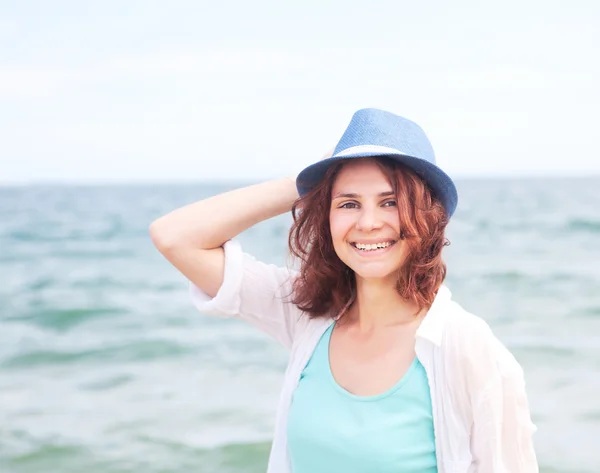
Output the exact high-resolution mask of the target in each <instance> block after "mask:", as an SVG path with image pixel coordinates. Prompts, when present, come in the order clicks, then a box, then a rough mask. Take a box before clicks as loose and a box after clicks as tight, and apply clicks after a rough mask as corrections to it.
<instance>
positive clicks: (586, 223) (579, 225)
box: [566, 219, 600, 233]
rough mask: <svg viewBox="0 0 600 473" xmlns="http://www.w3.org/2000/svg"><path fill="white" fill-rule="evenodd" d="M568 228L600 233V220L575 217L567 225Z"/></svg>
mask: <svg viewBox="0 0 600 473" xmlns="http://www.w3.org/2000/svg"><path fill="white" fill-rule="evenodd" d="M566 228H567V230H572V231H582V232H588V233H600V220H586V219H573V220H569V221H568V222H567V225H566Z"/></svg>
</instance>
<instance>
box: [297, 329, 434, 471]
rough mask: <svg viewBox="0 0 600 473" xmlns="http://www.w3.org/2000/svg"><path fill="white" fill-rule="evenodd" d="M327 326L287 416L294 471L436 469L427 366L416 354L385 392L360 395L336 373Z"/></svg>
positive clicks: (307, 366)
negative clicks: (331, 362)
mask: <svg viewBox="0 0 600 473" xmlns="http://www.w3.org/2000/svg"><path fill="white" fill-rule="evenodd" d="M333 326H334V325H333V324H332V325H331V326H330V327H329V328H328V329H327V330H326V331H325V333H324V334H323V336H322V337H321V339H320V340H319V343H318V344H317V346H316V348H315V351H314V352H313V354H312V357H311V359H310V360H309V362H308V364H307V365H306V367H305V368H304V370H303V372H302V375H301V377H300V382H299V384H298V387H297V388H296V390H295V392H294V395H293V398H292V404H291V406H290V411H289V417H288V432H287V434H288V449H289V453H290V458H291V466H292V472H293V473H331V472H344V473H373V472H377V473H437V461H436V456H435V439H434V432H433V415H432V410H431V396H430V393H429V383H428V381H427V373H426V372H425V369H424V368H423V366H422V365H421V363H420V362H419V360H418V359H417V358H415V360H414V361H413V363H412V365H411V366H410V368H409V369H408V371H407V372H406V374H405V375H404V376H403V377H402V378H401V379H400V381H398V383H396V385H395V386H393V387H392V388H390V389H389V390H387V391H386V392H384V393H381V394H378V395H376V396H356V395H354V394H351V393H349V392H348V391H346V390H345V389H344V388H342V387H341V386H340V385H339V384H337V382H336V381H335V379H334V378H333V375H332V373H331V369H330V365H329V340H330V338H331V332H332V330H333Z"/></svg>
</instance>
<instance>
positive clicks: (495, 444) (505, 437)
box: [470, 331, 539, 473]
mask: <svg viewBox="0 0 600 473" xmlns="http://www.w3.org/2000/svg"><path fill="white" fill-rule="evenodd" d="M484 338H485V339H486V340H487V343H485V345H487V349H485V351H482V352H481V353H480V359H479V360H478V362H477V363H476V365H477V369H476V370H475V371H476V372H474V373H472V376H476V378H475V379H471V380H470V383H471V384H472V385H475V387H476V388H475V389H474V392H475V393H476V395H475V396H473V397H472V402H473V434H472V440H471V444H472V449H471V450H472V452H471V453H472V456H473V460H474V462H475V463H476V464H477V470H476V471H477V472H478V473H538V471H539V468H538V464H537V459H536V455H535V451H534V446H533V434H534V432H535V431H536V427H535V425H534V424H533V423H532V421H531V416H530V412H529V403H528V400H527V394H526V391H525V380H524V376H523V370H522V368H521V366H520V365H519V363H518V362H517V360H516V359H515V358H514V357H513V355H512V354H511V353H510V352H509V351H508V349H506V347H504V345H502V343H501V342H500V341H499V340H498V339H496V338H495V337H494V336H493V335H491V331H490V334H489V337H484Z"/></svg>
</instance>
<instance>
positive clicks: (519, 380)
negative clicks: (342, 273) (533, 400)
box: [190, 240, 538, 473]
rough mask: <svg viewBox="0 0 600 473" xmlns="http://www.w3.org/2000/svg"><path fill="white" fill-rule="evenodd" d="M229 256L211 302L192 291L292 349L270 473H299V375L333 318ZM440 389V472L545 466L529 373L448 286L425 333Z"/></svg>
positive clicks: (271, 269)
mask: <svg viewBox="0 0 600 473" xmlns="http://www.w3.org/2000/svg"><path fill="white" fill-rule="evenodd" d="M224 249H225V274H224V280H223V284H222V286H221V288H220V289H219V292H218V294H217V295H216V297H214V298H212V299H211V298H210V297H209V296H207V295H206V294H205V293H204V292H202V291H201V290H200V289H199V288H198V287H196V286H194V285H193V284H191V285H190V294H191V298H192V301H193V303H194V305H195V306H196V307H197V308H198V310H199V311H201V312H202V313H204V314H209V315H214V316H218V317H235V318H239V319H242V320H246V321H248V322H250V323H251V324H253V325H254V326H256V327H257V328H258V329H259V330H261V331H263V332H265V333H267V334H268V335H270V336H272V337H273V338H275V339H276V340H278V341H279V342H281V343H282V344H283V345H284V346H285V347H287V348H288V349H289V350H290V358H289V363H288V366H287V369H286V372H285V378H284V383H283V388H282V391H281V396H280V399H279V405H278V409H277V416H276V422H275V432H274V437H273V444H272V447H271V454H270V457H269V466H268V470H267V473H291V468H290V461H289V455H288V448H287V419H288V411H289V408H290V403H291V400H292V395H293V393H294V389H295V388H296V386H297V384H298V380H299V379H300V374H301V373H302V370H303V369H304V367H305V365H306V363H307V362H308V360H309V359H310V356H311V354H312V352H313V350H314V348H315V347H316V345H317V342H318V341H319V339H320V337H321V335H322V334H323V333H324V332H325V330H326V329H327V327H329V325H331V323H332V322H333V318H331V317H319V318H310V317H309V316H308V315H306V314H305V313H304V312H302V311H300V310H299V309H298V308H297V307H296V306H295V305H293V304H291V303H290V302H286V301H289V295H290V294H291V291H292V286H291V284H292V281H293V278H294V277H295V275H296V273H295V272H293V271H290V270H289V269H286V268H280V267H277V266H274V265H268V264H265V263H262V262H260V261H257V260H256V259H254V258H253V257H252V256H250V255H248V254H246V253H243V252H242V249H241V247H240V245H239V244H238V243H237V242H236V241H235V240H232V241H228V242H227V243H225V245H224ZM415 352H416V355H417V357H418V359H419V361H420V362H421V364H422V365H423V367H424V368H425V371H426V372H427V377H428V380H429V387H430V391H431V404H432V409H433V424H434V431H435V444H436V455H437V463H438V471H439V473H475V472H477V473H534V472H538V465H537V460H536V456H535V452H534V449H533V442H532V434H533V433H534V432H535V426H534V425H533V423H532V422H531V417H530V413H529V406H528V402H527V395H526V393H525V382H524V378H523V370H522V369H521V366H520V365H519V363H518V362H517V361H516V360H515V358H514V357H513V356H512V354H511V353H510V352H509V351H508V350H507V349H506V348H505V347H504V346H503V345H502V344H501V343H500V342H499V341H498V339H497V338H496V337H494V335H493V334H492V331H491V330H490V328H489V326H488V325H487V324H486V323H485V322H484V321H483V320H482V319H480V318H478V317H476V316H474V315H472V314H470V313H468V312H466V311H465V310H464V309H463V308H462V307H460V306H459V305H458V304H457V303H456V302H454V301H452V299H451V294H450V291H449V290H448V288H446V287H445V286H442V287H441V288H440V289H439V291H438V294H437V295H436V298H435V301H434V303H433V305H432V306H431V308H430V310H429V312H428V313H427V315H426V316H425V318H424V319H423V321H422V322H421V325H420V326H419V329H418V330H417V333H416V340H415Z"/></svg>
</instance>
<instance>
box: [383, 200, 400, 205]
mask: <svg viewBox="0 0 600 473" xmlns="http://www.w3.org/2000/svg"><path fill="white" fill-rule="evenodd" d="M396 205H397V204H396V201H395V200H387V201H385V202H384V203H383V206H384V207H396Z"/></svg>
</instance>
